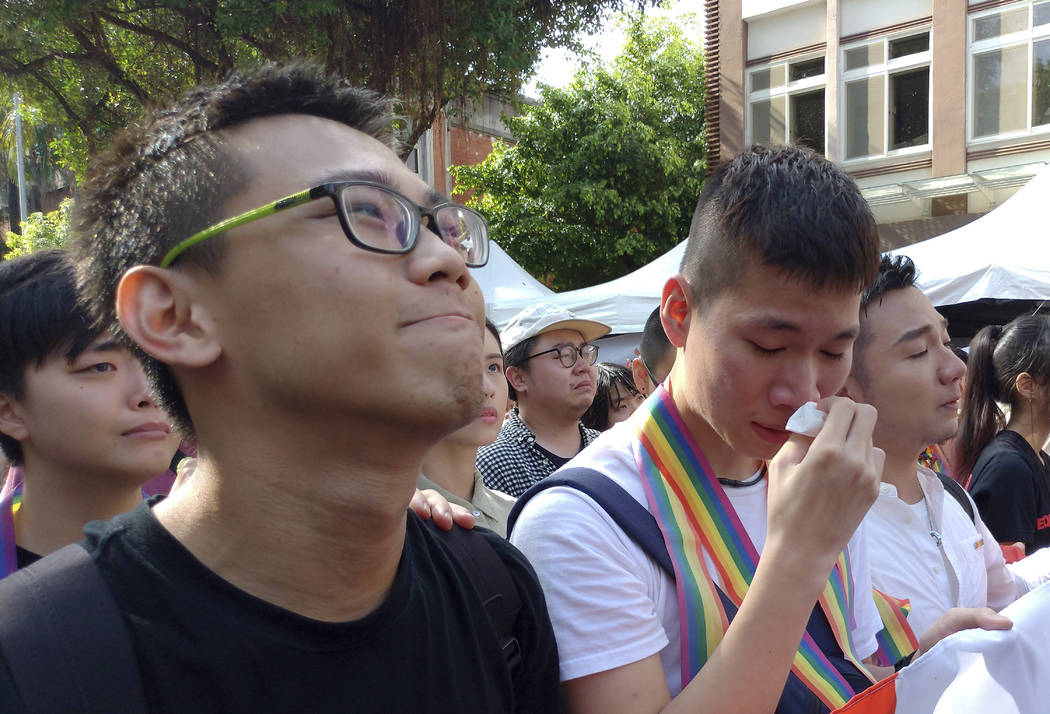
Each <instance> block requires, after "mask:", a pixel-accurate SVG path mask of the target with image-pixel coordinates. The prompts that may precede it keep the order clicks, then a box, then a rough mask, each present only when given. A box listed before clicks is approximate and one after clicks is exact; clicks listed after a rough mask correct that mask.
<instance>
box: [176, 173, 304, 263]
mask: <svg viewBox="0 0 1050 714" xmlns="http://www.w3.org/2000/svg"><path fill="white" fill-rule="evenodd" d="M323 195H324V187H323V186H316V187H314V188H310V189H307V190H305V191H300V192H299V193H293V194H292V195H290V196H285V197H284V198H280V199H278V200H276V201H274V202H273V203H268V204H266V205H265V206H260V207H259V208H255V209H252V210H251V211H248V212H247V213H242V214H241V215H239V216H234V217H233V218H227V219H226V220H225V221H220V222H218V223H216V224H215V225H214V226H211V227H210V228H205V229H204V230H203V231H201V232H200V233H194V234H193V235H191V236H190V237H189V238H187V239H186V240H184V241H182V242H180V243H179V244H177V245H176V246H175V247H174V248H172V249H171V250H169V251H168V252H167V254H166V255H165V256H164V257H163V258H162V259H161V261H160V267H162V268H167V267H169V266H170V265H171V264H172V263H173V262H175V259H176V258H178V257H179V256H180V255H182V254H183V253H185V252H186V251H187V250H189V249H190V248H192V247H193V246H195V245H197V244H198V243H203V242H204V241H206V240H208V239H209V238H214V237H215V236H217V235H219V234H220V233H225V232H226V231H228V230H232V229H234V228H236V227H237V226H243V225H244V224H245V223H251V222H252V221H255V220H258V219H260V218H265V217H266V216H269V215H271V214H274V213H277V212H278V211H283V210H284V209H286V208H291V207H292V206H300V205H302V204H304V203H309V202H310V201H312V200H314V199H315V198H320V197H321V196H323Z"/></svg>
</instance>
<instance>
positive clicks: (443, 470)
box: [423, 439, 478, 501]
mask: <svg viewBox="0 0 1050 714" xmlns="http://www.w3.org/2000/svg"><path fill="white" fill-rule="evenodd" d="M477 454H478V449H477V447H476V446H471V445H469V444H456V443H454V442H451V441H449V440H448V439H445V440H443V441H441V442H439V443H438V444H437V446H435V447H434V448H433V449H431V450H430V451H429V452H428V453H427V456H426V458H425V459H423V475H424V476H426V477H427V478H428V479H430V480H431V481H433V482H434V483H436V484H437V485H438V486H441V487H442V488H444V489H446V490H448V491H451V492H452V493H454V494H456V495H457V496H459V497H460V498H462V499H465V500H467V501H470V500H473V498H474V461H475V459H476V458H477Z"/></svg>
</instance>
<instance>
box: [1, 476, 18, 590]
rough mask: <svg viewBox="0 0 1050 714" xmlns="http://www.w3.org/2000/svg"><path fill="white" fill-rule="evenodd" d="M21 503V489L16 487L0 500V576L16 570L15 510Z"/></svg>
mask: <svg viewBox="0 0 1050 714" xmlns="http://www.w3.org/2000/svg"><path fill="white" fill-rule="evenodd" d="M21 504H22V489H21V488H17V489H15V490H14V491H12V492H11V493H9V494H8V495H7V498H5V499H4V500H3V501H0V578H3V577H5V576H7V575H10V574H11V573H13V572H15V571H16V570H18V551H17V550H15V517H14V515H15V511H17V510H18V507H19V506H20V505H21Z"/></svg>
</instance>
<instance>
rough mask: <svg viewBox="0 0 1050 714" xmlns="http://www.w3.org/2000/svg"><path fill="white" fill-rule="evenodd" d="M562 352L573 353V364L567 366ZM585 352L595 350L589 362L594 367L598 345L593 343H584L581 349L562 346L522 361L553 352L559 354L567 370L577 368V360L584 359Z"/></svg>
mask: <svg viewBox="0 0 1050 714" xmlns="http://www.w3.org/2000/svg"><path fill="white" fill-rule="evenodd" d="M562 350H570V351H571V353H572V362H569V364H565V354H566V353H565V352H563V351H562ZM584 350H588V351H590V350H593V352H591V361H590V362H588V364H589V365H593V364H594V363H595V362H597V361H598V345H596V344H594V343H593V342H584V343H583V344H582V345H580V346H579V347H573V346H572V345H562V346H561V347H551V348H550V349H549V350H543V352H537V353H536V354H534V355H529V356H528V357H526V358H525V359H524V360H522V361H523V362H528V361H529V360H530V359H532V358H533V357H539V356H541V355H546V354H550V353H551V352H557V353H558V361H559V362H561V366H562V367H564V368H565V369H572V368H573V367H574V366H576V360H578V359H580V358H582V357H583V351H584Z"/></svg>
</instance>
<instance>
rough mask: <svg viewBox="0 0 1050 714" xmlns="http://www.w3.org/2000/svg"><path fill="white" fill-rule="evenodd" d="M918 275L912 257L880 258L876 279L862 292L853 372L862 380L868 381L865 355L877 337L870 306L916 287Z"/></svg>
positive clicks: (863, 381)
mask: <svg viewBox="0 0 1050 714" xmlns="http://www.w3.org/2000/svg"><path fill="white" fill-rule="evenodd" d="M916 278H917V272H916V270H915V263H913V262H912V260H911V258H909V257H908V256H906V255H895V256H892V257H891V256H888V255H886V256H883V257H882V260H881V261H880V262H879V272H878V274H877V275H876V276H875V280H874V281H873V282H872V284H871V285H869V286H868V288H867V289H866V290H865V291H864V293H863V294H862V295H861V297H860V332H859V333H858V334H857V339H856V340H854V342H853V367H852V370H851V372H850V373H851V374H852V375H853V377H854V378H855V379H857V380H858V381H859V382H860V383H861V384H864V385H867V384H869V381H868V372H867V371H866V370H865V364H864V355H865V352H867V349H868V345H870V344H871V341H872V339H873V338H874V337H875V335H874V334H873V333H872V330H871V324H870V323H869V322H868V320H867V317H868V308H869V307H870V306H871V305H873V304H875V305H881V304H882V300H883V299H884V298H885V297H886V294H887V293H891V292H894V291H897V290H905V289H907V288H913V287H915V281H916Z"/></svg>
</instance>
